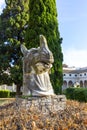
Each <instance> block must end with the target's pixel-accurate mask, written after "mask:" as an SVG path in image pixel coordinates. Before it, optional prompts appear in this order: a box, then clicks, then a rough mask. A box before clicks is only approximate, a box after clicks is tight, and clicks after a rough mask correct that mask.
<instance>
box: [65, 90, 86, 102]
mask: <svg viewBox="0 0 87 130" xmlns="http://www.w3.org/2000/svg"><path fill="white" fill-rule="evenodd" d="M64 94H65V95H66V97H67V98H68V99H73V100H78V101H81V102H87V88H67V89H66V90H65V91H64Z"/></svg>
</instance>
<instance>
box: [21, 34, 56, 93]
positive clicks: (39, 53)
mask: <svg viewBox="0 0 87 130" xmlns="http://www.w3.org/2000/svg"><path fill="white" fill-rule="evenodd" d="M21 51H22V53H23V56H24V57H23V78H24V82H23V85H24V86H23V93H24V95H28V94H29V92H28V91H30V92H31V93H32V95H50V94H51V95H53V94H54V93H53V89H52V86H51V83H50V79H49V74H48V71H49V70H50V68H51V67H52V63H53V62H54V58H53V54H52V52H51V51H50V50H49V48H48V45H47V41H46V38H45V37H44V36H43V35H40V47H38V48H31V49H30V50H28V49H27V48H26V47H25V46H24V45H21ZM48 90H49V91H48Z"/></svg>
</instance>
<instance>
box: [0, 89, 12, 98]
mask: <svg viewBox="0 0 87 130" xmlns="http://www.w3.org/2000/svg"><path fill="white" fill-rule="evenodd" d="M9 97H10V91H9V90H0V98H9Z"/></svg>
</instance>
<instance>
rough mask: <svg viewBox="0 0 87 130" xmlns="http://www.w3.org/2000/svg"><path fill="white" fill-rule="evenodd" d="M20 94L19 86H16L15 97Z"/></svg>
mask: <svg viewBox="0 0 87 130" xmlns="http://www.w3.org/2000/svg"><path fill="white" fill-rule="evenodd" d="M21 94H22V93H21V86H20V85H18V84H17V86H16V95H17V96H20V95H21Z"/></svg>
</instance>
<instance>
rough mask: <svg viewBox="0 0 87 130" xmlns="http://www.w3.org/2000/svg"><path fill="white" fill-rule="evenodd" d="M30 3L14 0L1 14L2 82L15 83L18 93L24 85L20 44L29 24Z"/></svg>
mask: <svg viewBox="0 0 87 130" xmlns="http://www.w3.org/2000/svg"><path fill="white" fill-rule="evenodd" d="M6 1H7V2H8V1H9V0H6ZM28 4H29V0H21V1H20V0H12V1H11V3H9V4H7V5H6V8H5V9H4V10H3V13H2V14H1V15H0V84H8V85H9V84H12V83H15V84H16V85H17V94H18V93H19V91H20V88H21V86H22V54H21V51H20V44H22V43H23V42H24V35H25V32H26V29H27V25H28V19H29V14H28V11H29V7H28Z"/></svg>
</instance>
